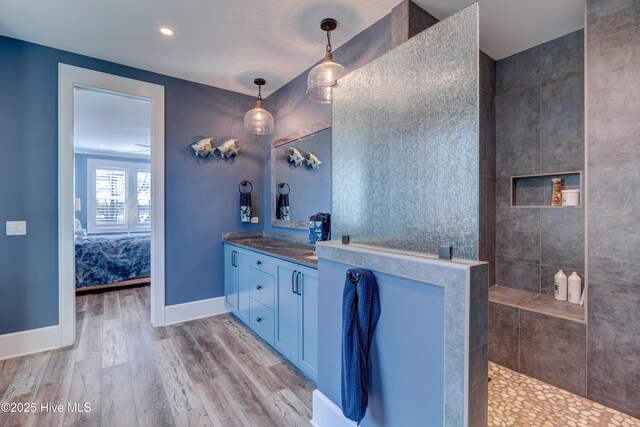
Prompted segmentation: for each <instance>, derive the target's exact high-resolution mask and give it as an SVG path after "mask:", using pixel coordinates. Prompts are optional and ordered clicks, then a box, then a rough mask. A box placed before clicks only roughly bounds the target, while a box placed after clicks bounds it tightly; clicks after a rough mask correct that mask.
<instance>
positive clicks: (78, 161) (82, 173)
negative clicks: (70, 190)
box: [75, 154, 150, 230]
mask: <svg viewBox="0 0 640 427" xmlns="http://www.w3.org/2000/svg"><path fill="white" fill-rule="evenodd" d="M89 159H100V160H114V161H121V162H122V161H125V162H136V163H150V161H149V160H148V159H140V158H128V157H114V156H102V155H98V154H76V155H75V174H76V183H75V184H76V185H75V187H76V188H75V190H76V198H80V200H81V203H82V210H81V211H80V212H76V218H77V219H79V220H80V222H81V223H82V228H84V229H85V230H86V229H87V211H88V209H89V205H88V204H87V191H88V185H89V183H88V181H87V160H89Z"/></svg>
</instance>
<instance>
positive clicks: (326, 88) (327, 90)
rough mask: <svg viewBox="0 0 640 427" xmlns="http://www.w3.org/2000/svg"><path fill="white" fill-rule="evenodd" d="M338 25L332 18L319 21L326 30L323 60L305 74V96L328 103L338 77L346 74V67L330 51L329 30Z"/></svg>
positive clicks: (323, 29) (331, 97)
mask: <svg viewBox="0 0 640 427" xmlns="http://www.w3.org/2000/svg"><path fill="white" fill-rule="evenodd" d="M337 27H338V21H336V20H335V19H333V18H326V19H323V20H322V22H321V23H320V28H321V29H322V31H326V32H327V47H326V54H325V57H324V60H323V61H322V62H321V63H319V64H318V65H316V66H315V67H313V68H312V69H311V71H310V72H309V75H308V76H307V96H309V98H311V99H312V100H314V101H316V102H321V103H323V104H330V103H331V101H332V99H333V87H334V86H335V85H336V84H337V83H338V79H339V78H341V77H342V76H344V75H345V74H347V69H346V68H344V67H343V66H342V65H340V64H338V63H337V62H336V61H334V60H333V52H332V51H331V31H333V30H335V29H336V28H337Z"/></svg>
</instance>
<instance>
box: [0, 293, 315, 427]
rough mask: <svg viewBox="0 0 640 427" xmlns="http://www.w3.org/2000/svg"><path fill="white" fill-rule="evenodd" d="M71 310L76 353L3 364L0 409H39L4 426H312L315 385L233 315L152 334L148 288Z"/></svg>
mask: <svg viewBox="0 0 640 427" xmlns="http://www.w3.org/2000/svg"><path fill="white" fill-rule="evenodd" d="M76 311H77V328H78V329H77V331H78V335H77V340H76V344H75V345H73V346H71V347H66V348H62V349H58V350H54V351H48V352H43V353H38V354H33V355H29V356H23V357H17V358H14V359H8V360H3V361H0V396H2V397H1V398H0V402H16V403H18V402H20V403H31V402H35V403H36V404H37V408H38V410H37V412H36V413H22V414H18V413H11V414H7V413H0V426H3V427H5V426H6V427H15V426H47V427H49V426H118V427H130V426H141V427H146V426H154V427H155V426H178V427H183V426H184V427H186V426H224V427H226V426H251V427H254V426H308V425H310V424H309V420H310V419H311V393H312V391H313V390H314V388H315V386H314V384H313V383H311V382H310V381H308V380H307V379H306V378H305V377H303V376H302V375H301V374H300V373H299V372H298V371H296V370H295V368H293V367H292V365H290V364H289V363H288V362H285V361H284V359H282V358H281V357H280V356H279V355H278V354H277V353H275V352H273V351H272V350H271V349H270V348H269V347H268V346H267V345H266V344H264V343H263V342H261V340H260V339H258V338H257V337H256V336H255V335H253V334H252V333H251V332H249V331H248V330H247V329H246V328H245V327H244V326H243V325H241V324H240V323H239V322H238V320H236V319H235V318H234V317H232V316H229V315H221V316H215V317H210V318H206V319H200V320H195V321H191V322H186V323H181V324H178V325H173V326H168V327H166V328H155V329H154V328H153V327H151V325H150V323H149V321H148V318H149V287H148V286H145V287H139V288H128V289H121V290H111V291H107V292H102V293H100V292H95V293H87V294H81V295H78V297H77V300H76ZM68 402H71V403H76V402H77V403H80V405H83V404H84V403H85V402H88V403H89V404H90V405H91V411H90V412H72V411H66V406H67V403H68ZM41 403H51V404H56V405H57V404H63V405H64V406H65V411H63V412H46V411H45V412H41V411H40V404H41Z"/></svg>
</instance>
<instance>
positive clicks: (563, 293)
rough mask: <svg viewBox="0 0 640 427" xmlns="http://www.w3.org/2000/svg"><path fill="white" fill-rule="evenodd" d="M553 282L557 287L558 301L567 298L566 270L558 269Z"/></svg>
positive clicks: (556, 295) (556, 296)
mask: <svg viewBox="0 0 640 427" xmlns="http://www.w3.org/2000/svg"><path fill="white" fill-rule="evenodd" d="M553 284H554V287H555V295H554V296H555V298H556V299H557V300H558V301H566V300H567V275H566V274H564V271H562V270H558V272H557V273H556V275H555V276H553Z"/></svg>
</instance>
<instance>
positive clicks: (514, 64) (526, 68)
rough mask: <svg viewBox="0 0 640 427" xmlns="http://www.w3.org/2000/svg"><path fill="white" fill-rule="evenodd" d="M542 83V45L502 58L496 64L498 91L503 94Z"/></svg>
mask: <svg viewBox="0 0 640 427" xmlns="http://www.w3.org/2000/svg"><path fill="white" fill-rule="evenodd" d="M539 83H540V47H539V46H535V47H532V48H531V49H527V50H525V51H523V52H519V53H516V54H515V55H511V56H509V57H508V58H504V59H501V60H500V61H498V63H497V64H496V93H497V94H498V95H502V94H504V93H507V92H510V91H512V90H515V89H523V88H526V87H530V86H536V85H538V84H539Z"/></svg>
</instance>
